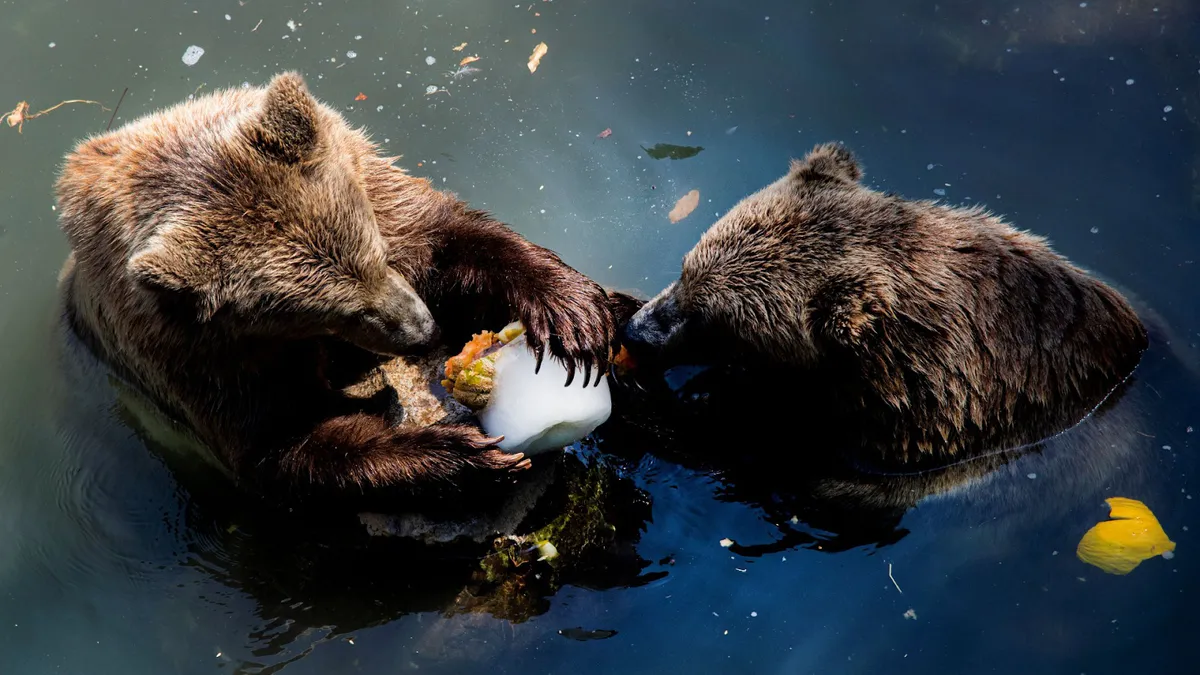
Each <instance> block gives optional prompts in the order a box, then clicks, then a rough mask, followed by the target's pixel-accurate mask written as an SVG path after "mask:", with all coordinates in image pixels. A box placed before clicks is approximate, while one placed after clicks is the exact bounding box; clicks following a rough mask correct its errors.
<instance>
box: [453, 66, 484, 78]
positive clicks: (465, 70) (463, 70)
mask: <svg viewBox="0 0 1200 675" xmlns="http://www.w3.org/2000/svg"><path fill="white" fill-rule="evenodd" d="M478 72H479V69H478V68H476V67H474V66H459V67H458V68H455V69H454V70H452V71H450V72H448V73H446V77H448V78H450V79H452V80H459V79H462V78H464V77H466V76H467V75H473V74H475V73H478Z"/></svg>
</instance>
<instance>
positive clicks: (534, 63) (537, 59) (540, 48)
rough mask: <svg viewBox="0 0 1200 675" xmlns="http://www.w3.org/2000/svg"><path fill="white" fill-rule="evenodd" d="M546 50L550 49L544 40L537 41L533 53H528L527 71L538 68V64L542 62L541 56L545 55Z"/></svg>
mask: <svg viewBox="0 0 1200 675" xmlns="http://www.w3.org/2000/svg"><path fill="white" fill-rule="evenodd" d="M548 51H550V48H549V47H547V46H546V43H545V42H539V43H538V44H537V46H536V47H534V48H533V54H530V55H529V72H531V73H532V72H534V71H536V70H537V69H538V65H539V64H541V62H542V57H543V56H545V55H546V52H548Z"/></svg>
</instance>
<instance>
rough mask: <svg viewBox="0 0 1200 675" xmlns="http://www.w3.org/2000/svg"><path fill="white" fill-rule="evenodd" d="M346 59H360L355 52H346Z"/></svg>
mask: <svg viewBox="0 0 1200 675" xmlns="http://www.w3.org/2000/svg"><path fill="white" fill-rule="evenodd" d="M346 58H348V59H354V58H358V52H356V51H354V50H351V51H348V52H346Z"/></svg>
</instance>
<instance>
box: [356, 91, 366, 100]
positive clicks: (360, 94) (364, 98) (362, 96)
mask: <svg viewBox="0 0 1200 675" xmlns="http://www.w3.org/2000/svg"><path fill="white" fill-rule="evenodd" d="M354 100H355V101H365V100H367V95H366V94H364V93H362V92H361V91H360V92H358V96H355V97H354Z"/></svg>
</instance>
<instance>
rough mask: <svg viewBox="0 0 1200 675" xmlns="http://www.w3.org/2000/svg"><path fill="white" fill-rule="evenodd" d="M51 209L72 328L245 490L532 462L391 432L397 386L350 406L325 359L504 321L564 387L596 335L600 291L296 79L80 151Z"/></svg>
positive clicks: (231, 95) (217, 96)
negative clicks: (552, 361)
mask: <svg viewBox="0 0 1200 675" xmlns="http://www.w3.org/2000/svg"><path fill="white" fill-rule="evenodd" d="M57 196H58V202H59V212H60V219H61V226H62V229H63V230H64V231H65V233H66V235H67V238H68V240H69V242H70V246H71V251H72V252H71V255H70V257H69V258H68V260H67V262H66V264H65V266H64V269H63V273H62V276H61V289H62V294H63V299H64V307H65V310H64V311H65V316H66V319H67V321H68V322H69V324H70V325H71V327H72V328H73V329H74V331H75V332H76V333H77V334H78V335H79V336H80V337H81V339H82V340H83V341H84V343H85V344H86V345H87V346H88V347H89V348H90V349H91V350H92V351H93V352H95V353H96V355H97V356H99V357H100V358H101V359H102V360H103V361H105V362H106V363H108V364H109V365H110V366H111V367H112V368H113V369H114V371H115V372H116V373H117V374H119V375H120V376H121V377H123V378H124V379H126V380H128V381H129V382H131V383H132V384H133V385H134V386H136V387H137V388H138V389H139V390H141V391H143V392H145V393H146V394H147V395H148V396H149V397H150V398H151V399H152V400H153V401H154V402H155V403H156V404H157V405H158V406H159V407H161V408H162V409H163V410H164V411H166V412H167V413H169V414H171V415H172V416H174V417H175V418H177V419H178V420H180V421H181V422H182V423H183V424H184V425H185V426H186V427H188V428H190V429H191V430H192V431H194V432H195V434H196V435H197V436H198V438H199V439H200V440H201V441H202V442H203V443H204V444H206V445H207V446H209V447H210V448H211V449H213V450H214V451H215V452H216V453H217V454H218V455H219V457H220V459H221V460H222V462H223V463H224V464H225V465H226V467H227V468H228V469H229V470H230V471H231V472H232V473H233V475H234V476H236V478H237V479H238V480H239V482H241V483H243V484H246V485H248V486H251V487H253V488H254V489H255V490H257V491H259V492H263V493H267V492H275V493H278V494H279V495H280V496H283V495H285V494H291V495H292V496H299V495H308V494H312V493H314V492H321V493H326V494H332V495H343V496H353V495H356V494H359V493H361V492H362V491H363V490H364V489H365V488H377V489H378V490H376V491H374V492H379V491H383V492H389V491H388V490H386V489H385V488H389V487H397V488H413V489H417V488H419V487H420V486H422V485H431V484H444V483H450V482H453V481H447V480H445V479H451V478H453V479H455V480H458V479H459V478H461V477H463V476H466V475H475V476H485V477H486V476H488V475H502V474H496V473H495V471H497V470H498V471H501V472H504V471H508V470H511V469H520V468H525V467H527V466H528V461H527V460H525V459H524V458H523V457H521V456H520V455H512V454H506V453H504V452H502V451H500V450H499V449H498V448H496V447H495V446H494V443H495V442H497V439H493V438H487V437H486V436H485V435H484V434H483V433H482V432H481V431H480V430H479V429H478V428H477V426H475V425H471V424H451V423H448V424H440V425H425V426H412V425H407V426H399V425H396V424H395V422H396V421H397V420H396V419H395V415H392V414H390V413H391V412H393V411H394V403H395V394H394V392H391V393H390V395H389V393H388V392H384V393H383V394H382V395H380V396H376V397H374V398H371V399H366V400H363V399H356V398H351V397H348V396H346V395H345V393H344V392H342V391H340V390H339V388H338V387H337V386H335V385H334V384H333V383H332V382H331V378H332V377H333V375H332V374H331V373H330V372H329V371H330V369H329V367H328V366H329V363H330V361H331V356H330V355H331V354H342V355H346V354H350V355H351V356H362V355H363V354H385V355H397V354H402V353H406V352H410V351H412V350H414V349H420V348H423V346H426V345H428V344H429V343H430V341H431V340H432V339H433V337H434V334H435V332H436V325H443V327H444V326H454V325H457V324H463V325H471V326H473V327H479V326H480V325H481V324H480V323H478V322H479V321H483V320H487V321H492V322H493V323H494V322H497V321H499V322H500V325H503V322H507V321H509V320H513V319H517V320H520V321H522V322H523V323H524V325H525V326H526V328H527V334H528V339H529V343H530V344H531V345H532V346H534V347H535V348H536V349H537V350H538V355H539V364H540V362H541V358H542V356H543V355H544V354H545V351H546V349H549V352H550V355H551V357H552V358H557V359H561V360H562V361H563V362H564V363H565V364H566V365H567V367H568V370H569V371H570V372H571V374H574V368H575V366H577V365H579V366H588V367H590V366H592V365H593V364H595V365H598V366H601V367H602V366H603V364H604V363H605V362H606V360H607V357H608V355H609V350H610V345H611V343H612V342H613V338H614V333H615V328H614V322H613V318H612V315H611V311H610V309H609V307H608V299H607V296H606V294H605V293H604V291H603V289H601V288H600V287H599V286H598V285H596V284H595V283H593V282H592V281H590V280H589V279H587V278H586V277H584V276H583V275H582V274H580V273H579V272H577V271H575V270H574V269H572V268H571V267H569V266H567V265H566V264H565V263H563V262H562V260H561V259H560V258H559V257H558V256H557V255H555V254H554V253H553V252H551V251H549V250H547V249H545V248H542V247H539V246H536V245H534V244H532V243H530V242H529V241H527V240H525V239H524V238H522V237H521V236H519V235H518V234H516V233H515V232H514V231H513V230H511V229H509V228H508V227H506V226H505V225H503V224H501V223H499V222H496V221H495V220H493V219H492V218H490V217H489V216H488V215H486V214H484V213H482V212H479V211H476V210H473V209H470V208H469V207H467V206H466V205H465V204H463V203H462V202H460V201H458V200H457V199H455V198H454V197H453V196H451V195H447V194H443V193H441V192H438V191H436V190H434V189H433V188H432V187H431V186H430V185H429V184H428V182H426V181H425V180H421V179H417V178H414V177H411V176H409V175H407V174H406V173H405V172H404V171H403V170H401V169H399V168H397V167H395V166H393V165H392V160H391V159H388V158H385V157H382V156H380V155H379V154H378V152H377V148H376V147H375V146H374V145H373V144H372V143H371V141H370V140H368V138H367V136H366V135H365V134H364V133H363V132H361V131H359V130H356V129H353V128H351V127H350V126H349V124H347V122H346V121H345V120H344V119H343V118H342V117H341V116H340V115H339V114H338V113H337V112H335V111H334V110H332V109H331V108H329V107H327V106H325V105H323V104H321V103H319V102H318V101H317V100H316V99H315V98H314V97H313V96H312V95H311V94H310V93H309V92H308V90H307V88H306V85H305V83H304V81H303V79H302V78H301V77H300V76H299V75H297V74H295V73H285V74H282V75H278V76H276V77H275V78H274V79H273V80H272V81H271V83H270V84H269V86H267V87H265V88H243V89H231V90H225V91H219V92H216V93H213V94H210V95H208V96H205V97H202V98H198V99H196V100H193V101H189V102H186V103H183V104H180V105H177V106H175V107H172V108H169V109H166V110H163V111H160V112H157V113H154V114H151V115H149V116H146V117H144V118H142V119H140V120H137V121H135V122H132V123H130V124H127V125H125V126H124V127H122V128H120V129H117V130H115V131H113V132H111V133H105V134H102V135H99V136H96V137H94V138H91V139H88V140H86V141H84V142H82V143H80V144H79V145H78V146H77V147H76V148H75V150H74V151H73V152H72V153H71V154H70V155H69V156H68V158H67V161H66V164H65V167H64V168H63V170H62V173H61V176H60V178H59V180H58V183H57ZM487 325H490V324H487ZM446 337H447V339H448V340H450V339H451V338H452V337H453V336H451V335H447V336H446ZM460 344H461V343H460ZM332 360H333V361H337V359H336V358H334V359H332ZM346 360H347V359H345V358H343V359H342V361H343V362H344V361H346ZM349 360H351V361H353V360H355V359H353V358H351V359H349ZM358 360H360V361H361V360H362V359H358ZM588 374H589V375H590V368H589V373H588ZM586 377H587V376H585V378H586ZM567 384H568V385H569V384H571V382H570V379H568V382H567ZM586 384H587V383H584V386H586ZM577 386H578V383H577ZM476 470H482V471H476ZM400 492H402V493H403V492H406V491H405V490H400Z"/></svg>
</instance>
